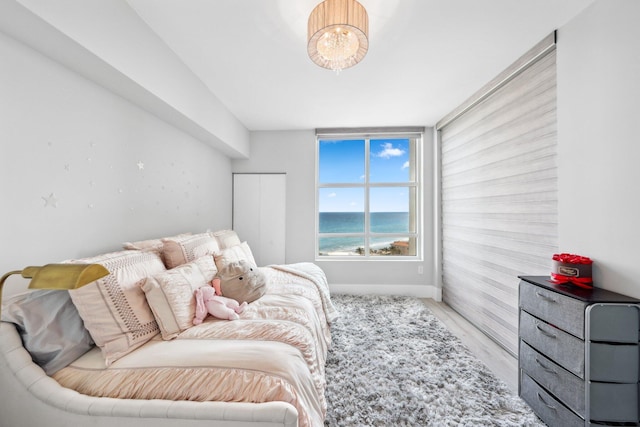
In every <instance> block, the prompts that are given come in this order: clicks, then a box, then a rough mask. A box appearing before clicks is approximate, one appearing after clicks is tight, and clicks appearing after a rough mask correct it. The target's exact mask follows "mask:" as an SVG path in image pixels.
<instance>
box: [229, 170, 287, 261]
mask: <svg viewBox="0 0 640 427" xmlns="http://www.w3.org/2000/svg"><path fill="white" fill-rule="evenodd" d="M285 211H286V175H285V174H283V173H269V174H261V173H236V174H233V229H234V230H235V231H236V233H238V236H239V237H240V239H242V240H243V241H247V243H248V244H249V247H250V248H251V251H252V252H253V256H254V258H255V259H256V263H257V264H258V266H261V267H262V266H265V265H269V264H284V263H285Z"/></svg>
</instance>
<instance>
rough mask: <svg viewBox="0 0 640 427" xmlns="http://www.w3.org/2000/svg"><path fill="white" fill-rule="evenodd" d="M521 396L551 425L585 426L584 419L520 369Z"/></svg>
mask: <svg viewBox="0 0 640 427" xmlns="http://www.w3.org/2000/svg"><path fill="white" fill-rule="evenodd" d="M520 396H521V397H522V399H524V401H525V402H527V403H528V404H529V406H531V409H533V412H535V413H536V414H537V415H538V416H539V417H540V419H541V420H542V421H544V422H545V424H547V425H548V426H549V427H581V426H582V427H584V420H583V419H582V418H580V417H579V416H577V415H576V414H574V413H573V412H571V410H569V409H568V408H566V407H565V406H564V405H563V404H562V403H560V402H558V400H556V398H555V397H553V396H552V395H551V394H549V393H548V392H547V391H545V390H544V389H543V388H542V387H540V386H539V385H538V384H537V383H536V382H535V381H534V380H532V379H531V378H530V377H529V376H528V375H527V374H526V373H524V372H522V371H520Z"/></svg>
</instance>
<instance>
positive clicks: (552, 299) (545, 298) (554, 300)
mask: <svg viewBox="0 0 640 427" xmlns="http://www.w3.org/2000/svg"><path fill="white" fill-rule="evenodd" d="M536 295H538V297H540V298H542V299H544V300H547V301H549V302H558V300H557V299H555V298H551V297H550V296H549V295H545V294H542V293H540V292H537V291H536Z"/></svg>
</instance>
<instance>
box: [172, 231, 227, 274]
mask: <svg viewBox="0 0 640 427" xmlns="http://www.w3.org/2000/svg"><path fill="white" fill-rule="evenodd" d="M162 242H163V248H162V254H163V256H164V262H165V264H166V266H167V268H175V267H177V266H179V265H182V264H186V263H188V262H191V261H195V260H196V259H198V258H200V257H203V256H205V255H213V254H214V253H216V252H218V251H219V250H220V249H219V247H218V242H216V240H215V239H214V238H213V237H212V236H211V235H210V234H209V233H201V234H194V235H192V236H184V237H170V238H166V239H162Z"/></svg>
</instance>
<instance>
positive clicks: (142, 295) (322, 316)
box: [0, 230, 338, 427]
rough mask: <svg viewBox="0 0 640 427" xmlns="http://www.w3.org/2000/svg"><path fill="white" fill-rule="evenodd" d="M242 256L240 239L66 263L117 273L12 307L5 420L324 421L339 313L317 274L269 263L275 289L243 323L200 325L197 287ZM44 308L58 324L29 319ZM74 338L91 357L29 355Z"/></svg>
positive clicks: (136, 249)
mask: <svg viewBox="0 0 640 427" xmlns="http://www.w3.org/2000/svg"><path fill="white" fill-rule="evenodd" d="M239 259H243V260H248V261H252V262H253V263H255V261H253V257H252V255H251V252H250V249H249V247H248V244H247V243H246V242H240V241H239V239H238V238H237V236H236V235H235V233H233V232H232V231H229V230H224V231H223V232H217V233H200V234H195V235H191V234H187V235H180V236H173V237H169V238H163V239H153V240H151V241H143V242H134V243H127V244H125V249H124V250H122V251H117V252H112V253H108V254H101V255H98V256H96V257H90V258H84V259H81V260H67V261H65V262H78V263H100V264H102V265H104V266H105V267H107V269H108V270H109V271H110V274H109V275H108V276H107V277H105V278H103V279H100V280H98V281H96V283H91V284H89V285H87V286H84V287H83V288H80V289H78V290H74V291H70V292H66V291H41V292H42V293H41V294H38V295H35V294H33V293H32V294H20V295H18V296H16V297H15V298H11V299H9V300H8V301H7V302H8V303H9V304H8V305H6V307H7V308H6V309H5V308H3V321H2V322H1V324H0V326H1V329H0V346H1V347H0V354H1V356H0V381H1V382H2V384H3V386H2V398H1V399H0V411H2V414H3V415H2V419H3V421H2V422H3V423H4V422H9V424H7V425H12V426H20V425H24V426H26V425H36V423H41V422H46V423H47V425H49V426H58V425H59V426H68V425H88V424H89V423H91V424H92V425H104V426H107V425H109V426H110V425H118V426H129V425H131V426H133V425H135V426H147V425H149V426H151V425H153V426H162V425H176V426H177V425H180V426H288V427H293V426H298V427H319V426H322V425H324V417H325V415H326V402H325V399H324V389H325V377H324V364H325V360H326V357H327V352H328V349H329V348H330V345H331V333H330V324H331V322H332V321H333V320H334V319H335V318H336V317H337V315H338V314H337V312H336V311H335V309H334V307H333V305H332V303H331V299H330V295H329V289H328V285H327V281H326V277H325V276H324V273H323V272H322V270H321V269H320V268H319V267H317V266H316V265H315V264H312V263H297V264H290V265H280V266H268V267H260V268H259V270H260V271H261V273H262V274H264V276H265V277H266V282H267V285H266V287H265V291H264V294H263V295H262V296H261V297H260V298H258V299H257V300H255V301H253V302H251V303H250V304H249V305H248V306H247V308H246V309H245V311H244V312H242V313H241V314H240V315H239V317H240V318H239V319H237V320H233V321H229V320H220V319H216V318H213V317H211V316H209V317H207V318H206V319H205V321H204V322H203V323H201V324H198V325H195V326H194V325H193V323H191V320H192V319H193V313H194V310H195V308H194V305H195V303H194V302H193V292H194V289H196V288H197V287H198V286H202V285H203V283H202V282H203V281H205V282H208V281H210V280H211V279H212V278H213V277H215V275H216V274H217V272H218V271H219V270H220V269H221V268H224V265H225V264H228V263H230V262H234V261H237V260H239ZM67 294H68V295H67ZM44 301H46V303H45V302H44ZM29 304H31V305H29ZM44 306H46V307H47V309H46V310H42V309H41V308H42V307H44ZM34 307H36V309H34ZM39 308H40V309H39ZM63 309H64V310H66V311H71V312H73V314H74V315H75V316H76V317H75V319H76V320H75V321H73V322H75V323H74V324H72V325H71V324H70V322H72V321H70V320H68V319H67V317H69V316H67V315H63V314H62V313H63ZM5 311H6V312H7V314H6V315H5ZM39 311H41V312H47V313H49V316H50V317H51V318H52V319H50V320H49V321H47V322H45V323H47V325H48V326H47V328H43V327H42V325H41V324H38V322H40V323H42V322H43V321H42V319H38V320H33V319H28V318H29V317H30V316H31V317H33V313H37V312H39ZM65 319H66V320H65ZM77 319H80V326H78V321H77ZM60 322H63V323H64V324H63V325H60V324H59V323H60ZM51 323H53V326H51ZM34 325H35V327H34ZM74 328H75V329H74ZM25 329H31V330H33V331H36V332H35V333H33V334H32V335H38V334H40V336H36V337H34V336H29V335H28V334H27V333H26V331H25ZM60 331H63V332H60ZM43 334H44V335H43ZM83 334H84V335H83ZM49 335H52V336H49ZM72 339H73V340H74V345H75V346H76V347H77V343H80V346H79V347H80V349H77V348H75V349H74V350H73V351H68V350H69V349H66V348H65V349H63V350H64V351H59V349H57V350H56V351H55V352H54V353H56V352H57V353H65V352H67V353H70V354H68V355H66V359H67V360H62V361H60V360H55V361H54V363H53V366H52V364H51V363H48V362H50V361H48V360H45V361H44V362H42V361H40V360H39V356H38V355H39V353H37V349H36V350H34V349H33V348H30V346H32V344H33V343H30V340H31V341H34V342H35V346H36V347H37V346H38V345H40V346H41V347H42V346H43V345H44V344H43V343H46V344H47V345H49V346H51V345H52V342H59V341H66V340H72ZM47 341H48V342H47ZM65 346H66V343H65ZM63 347H64V346H63ZM68 347H71V345H68ZM74 352H75V353H74ZM45 359H46V358H45ZM2 425H4V424H2Z"/></svg>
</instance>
